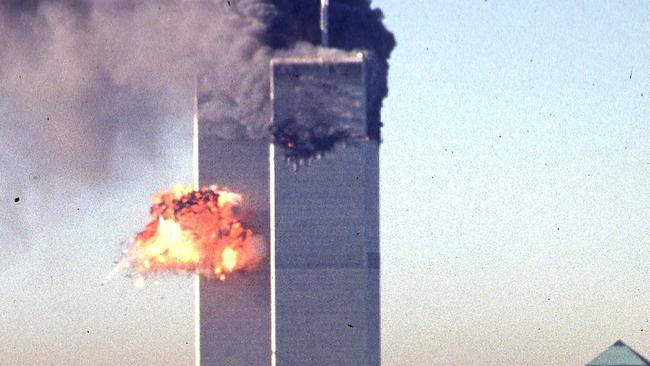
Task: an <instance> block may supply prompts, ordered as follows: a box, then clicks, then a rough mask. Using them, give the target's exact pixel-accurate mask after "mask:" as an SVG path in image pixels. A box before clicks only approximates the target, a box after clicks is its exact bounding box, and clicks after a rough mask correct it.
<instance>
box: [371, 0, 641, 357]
mask: <svg viewBox="0 0 650 366" xmlns="http://www.w3.org/2000/svg"><path fill="white" fill-rule="evenodd" d="M375 4H376V5H377V6H379V7H381V8H382V9H383V11H384V13H385V15H386V23H387V25H388V26H389V28H390V29H392V30H393V31H394V32H395V33H396V36H397V39H398V43H399V45H398V47H397V48H396V50H395V53H394V54H393V57H392V58H391V70H390V81H389V85H390V95H389V98H388V99H387V101H386V103H385V109H384V110H383V118H384V121H385V128H384V130H383V134H384V135H383V136H384V144H383V146H382V176H381V178H382V181H381V184H382V191H381V193H382V201H381V203H382V255H383V257H382V258H383V272H382V275H383V277H382V278H383V282H382V284H383V287H382V290H383V300H382V305H383V308H382V310H383V313H382V316H383V320H382V329H383V337H384V338H383V346H384V348H383V352H384V353H383V354H384V358H383V360H384V362H386V364H391V365H393V364H394V365H397V364H400V365H402V364H409V365H417V364H479V363H480V364H549V363H553V364H558V365H564V364H566V365H575V364H581V363H586V362H588V361H589V360H590V359H591V358H592V357H595V355H596V354H597V353H598V352H600V350H602V349H604V348H605V347H606V346H608V345H609V344H610V343H613V342H614V341H615V340H616V339H618V338H622V339H624V340H628V341H629V343H630V344H632V345H638V348H639V351H641V352H642V353H643V352H644V351H645V352H646V353H647V352H648V351H650V349H647V347H645V345H647V344H648V338H647V337H648V336H647V334H648V332H649V330H648V328H649V323H648V319H649V314H648V310H647V309H648V308H649V307H648V305H650V301H649V298H648V296H647V293H648V290H649V286H648V284H649V280H650V277H649V274H650V270H649V268H648V265H647V263H648V260H649V259H650V249H649V248H650V247H649V246H648V244H649V240H648V238H649V234H650V229H649V226H648V222H650V220H649V218H650V188H648V187H649V185H648V178H649V177H650V145H648V139H649V137H650V127H649V124H648V121H647V118H648V112H649V107H650V99H649V95H648V93H649V92H650V91H649V90H648V89H649V88H648V86H649V84H648V81H650V78H649V75H648V69H649V68H648V66H650V63H649V61H648V59H649V58H648V56H649V51H650V49H649V48H648V45H647V42H645V41H644V38H645V36H646V35H647V34H648V31H649V30H650V26H649V25H648V23H647V21H646V20H645V19H646V18H645V17H646V15H647V14H648V10H649V9H648V3H647V2H624V4H621V3H619V2H617V3H616V4H614V3H613V2H605V1H601V2H596V3H594V2H572V4H570V5H567V4H566V3H565V2H559V1H548V2H541V3H540V2H504V1H491V0H488V1H487V2H486V1H467V2H452V1H443V2H440V1H431V2H429V1H420V2H411V3H409V5H408V6H407V5H405V4H404V3H403V2H400V3H397V2H390V1H377V2H375ZM630 74H632V77H631V78H630ZM644 347H645V348H644ZM551 360H552V361H551Z"/></svg>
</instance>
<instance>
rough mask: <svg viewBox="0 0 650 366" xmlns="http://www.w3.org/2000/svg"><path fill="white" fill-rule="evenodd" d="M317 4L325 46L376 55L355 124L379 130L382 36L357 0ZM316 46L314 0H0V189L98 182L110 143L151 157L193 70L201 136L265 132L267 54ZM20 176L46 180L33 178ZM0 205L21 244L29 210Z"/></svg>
mask: <svg viewBox="0 0 650 366" xmlns="http://www.w3.org/2000/svg"><path fill="white" fill-rule="evenodd" d="M329 8H330V14H331V15H330V18H329V29H330V34H329V40H330V41H329V43H330V47H333V48H340V49H344V50H352V49H367V50H370V51H372V53H373V54H374V55H375V58H376V60H377V63H378V65H379V67H377V68H375V69H376V70H378V72H377V74H376V75H371V77H370V79H374V80H375V83H374V85H375V86H374V87H371V88H370V89H369V90H371V91H372V93H374V95H372V96H371V97H370V98H369V100H370V101H369V129H368V135H369V136H370V137H371V138H375V139H379V126H380V119H379V109H380V106H381V100H382V98H383V97H384V96H385V95H386V90H387V89H386V70H387V62H386V59H387V58H388V56H389V55H390V52H391V50H392V48H393V47H394V44H395V41H394V39H393V36H392V34H390V33H389V32H388V31H387V30H386V29H385V27H384V26H383V24H382V22H381V19H382V14H381V12H380V11H379V10H376V9H372V8H371V6H370V2H369V1H367V0H347V1H344V0H331V1H330V7H329ZM319 43H320V33H319V0H311V1H305V0H230V1H225V0H212V1H203V0H196V1H191V0H164V1H156V2H152V1H136V0H114V1H100V0H6V1H2V2H0V127H1V128H2V132H3V139H2V140H1V141H0V144H1V145H2V146H1V147H2V148H3V149H2V150H3V151H5V152H7V153H8V154H9V155H8V156H6V157H4V158H2V159H0V170H1V171H2V172H3V177H4V178H5V179H4V182H3V185H2V187H0V189H1V191H0V195H1V196H2V197H3V198H4V199H6V200H7V199H13V198H14V197H15V196H16V195H18V194H20V193H21V191H22V190H21V189H17V187H25V186H29V187H30V188H29V189H30V190H32V191H33V190H36V191H42V192H45V191H47V192H48V193H47V195H48V196H52V195H56V194H57V193H56V192H57V190H58V191H62V190H63V188H62V187H63V186H65V185H68V186H69V183H70V182H71V181H73V182H74V183H75V184H84V182H86V183H89V182H97V181H98V179H100V178H101V181H102V182H103V183H104V184H107V185H110V184H111V181H112V179H114V178H112V177H111V172H110V171H109V170H108V166H109V161H110V159H111V156H112V155H113V151H114V149H121V150H123V151H126V150H129V151H134V152H139V153H138V154H137V155H138V156H137V159H149V160H153V161H155V160H156V159H160V157H159V155H160V152H159V150H158V147H157V141H158V138H157V137H158V135H159V134H160V133H161V131H162V130H163V126H165V123H163V122H166V121H169V120H171V119H180V118H183V117H186V116H187V115H188V114H189V111H190V109H191V104H190V103H189V102H188V101H191V99H192V94H193V91H194V87H195V83H194V81H195V78H196V75H197V74H198V75H199V79H200V82H199V87H200V109H201V115H202V118H203V120H204V122H205V123H204V124H203V126H209V127H208V129H209V131H210V133H213V134H215V135H218V136H220V137H222V138H227V139H268V138H272V133H271V131H270V128H269V123H270V105H269V98H268V85H269V70H268V62H269V60H270V58H271V57H272V56H274V55H276V54H278V53H280V54H283V55H292V54H294V55H301V54H308V53H313V52H314V51H315V50H316V49H317V48H318V45H319ZM134 159H135V157H134ZM32 173H33V174H37V175H39V176H40V177H43V180H42V181H43V182H47V184H46V183H41V184H40V185H38V186H34V185H33V184H32V183H33V182H31V181H29V179H30V178H29V177H31V175H32ZM48 177H52V178H56V182H55V179H49V178H48ZM43 194H44V193H43ZM43 194H41V195H43ZM2 210H3V211H2V213H3V215H2V216H3V218H5V220H7V221H6V222H4V223H3V225H1V226H2V227H4V228H5V229H2V230H0V237H2V236H7V237H9V236H11V237H12V238H14V239H15V240H3V241H2V242H3V243H8V242H17V241H22V240H20V239H19V237H23V238H24V242H25V243H24V244H27V243H29V242H30V241H31V240H30V239H29V237H30V235H29V232H30V229H29V225H26V224H25V222H27V221H38V220H40V219H36V218H33V217H32V218H30V217H27V216H29V215H31V214H26V213H25V210H21V211H20V210H19V211H20V212H18V211H17V210H14V209H13V208H11V209H4V208H3V209H2ZM4 224H6V225H4ZM39 225H40V224H39ZM17 226H20V228H17ZM12 227H16V228H15V230H14V229H12ZM17 232H20V235H19V236H16V235H15V234H16V233H17ZM3 245H8V244H3Z"/></svg>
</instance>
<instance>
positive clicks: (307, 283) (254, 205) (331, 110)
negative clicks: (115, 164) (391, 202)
mask: <svg viewBox="0 0 650 366" xmlns="http://www.w3.org/2000/svg"><path fill="white" fill-rule="evenodd" d="M370 67H371V65H370V63H369V62H368V60H367V59H366V57H365V55H364V54H362V53H356V54H349V55H347V54H345V55H340V56H323V57H319V56H314V57H308V58H278V59H273V60H272V61H271V104H272V110H273V121H274V122H278V121H286V120H292V121H297V122H296V123H299V124H300V123H310V122H306V121H316V123H318V124H321V125H322V124H325V125H326V127H327V128H329V129H331V130H336V129H339V128H345V129H347V131H349V132H350V134H351V136H353V138H351V139H348V143H347V144H337V145H336V146H335V147H334V148H333V150H331V151H329V152H328V153H327V154H325V156H324V158H323V159H319V160H314V161H312V162H311V164H310V165H309V166H303V167H299V168H298V169H294V167H293V166H292V165H291V164H288V163H287V161H286V151H285V148H284V147H283V146H280V145H277V144H269V143H268V142H267V141H264V140H259V141H246V142H245V143H242V142H241V141H231V140H226V139H222V138H219V137H217V136H214V135H209V134H205V133H202V132H203V129H202V128H201V117H200V114H199V117H198V128H197V129H195V149H196V152H195V153H196V154H197V157H198V159H197V160H198V161H197V162H195V164H196V165H197V166H198V172H196V174H197V176H198V183H199V185H201V186H206V185H211V184H218V185H221V186H225V187H229V188H232V189H234V190H235V191H237V192H239V193H241V194H242V197H243V201H242V209H243V217H244V219H245V220H246V221H247V223H248V224H249V225H250V226H251V228H252V229H253V231H254V232H256V233H260V234H262V235H263V236H264V237H265V238H268V240H267V243H268V246H269V247H268V253H269V255H268V258H267V259H266V261H265V262H263V263H262V264H261V265H259V266H258V268H257V269H256V270H255V271H251V272H243V273H233V274H231V275H230V276H229V277H228V279H227V280H226V281H224V282H221V281H218V280H208V279H204V278H199V279H197V283H196V293H195V294H196V299H195V301H196V309H195V311H196V324H195V326H196V328H195V332H196V339H195V347H196V364H197V365H201V366H212V365H253V366H255V365H280V366H285V365H328V366H329V365H379V363H380V321H379V320H380V314H379V146H378V145H379V143H378V141H375V140H369V139H367V138H364V137H365V136H366V135H367V128H368V127H367V124H368V120H367V104H368V90H367V89H368V75H370V73H369V69H370ZM307 127H309V126H307ZM321 127H322V126H321Z"/></svg>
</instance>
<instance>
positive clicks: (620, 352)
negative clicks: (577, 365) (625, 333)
mask: <svg viewBox="0 0 650 366" xmlns="http://www.w3.org/2000/svg"><path fill="white" fill-rule="evenodd" d="M648 365H650V361H648V360H647V359H646V358H645V357H643V356H641V355H640V354H639V353H637V352H636V351H635V350H633V349H632V348H630V347H629V346H628V345H627V344H625V343H623V341H621V340H618V341H616V343H614V344H612V345H611V346H610V347H609V348H607V349H606V350H605V351H604V352H603V353H601V354H599V355H598V357H596V358H595V359H593V361H591V362H589V363H588V364H587V365H586V366H648Z"/></svg>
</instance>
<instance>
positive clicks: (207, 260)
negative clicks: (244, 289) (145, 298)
mask: <svg viewBox="0 0 650 366" xmlns="http://www.w3.org/2000/svg"><path fill="white" fill-rule="evenodd" d="M240 201H241V196H239V195H238V194H236V193H233V192H230V191H228V190H225V189H220V188H218V187H217V186H211V187H207V188H205V187H204V188H201V189H199V190H198V191H195V190H193V187H192V185H191V184H190V185H175V186H174V187H172V189H171V190H170V191H169V192H161V193H157V194H155V195H154V197H153V203H152V205H151V209H150V212H151V218H150V220H149V222H148V223H147V225H146V226H145V228H144V230H143V231H141V232H140V233H138V234H137V235H136V236H135V237H134V238H133V239H132V241H131V246H130V248H129V249H128V251H127V256H128V260H129V261H130V262H131V264H132V266H134V267H135V269H136V270H137V271H138V272H139V274H140V275H141V276H144V275H147V274H150V273H155V272H168V271H174V272H181V273H187V272H196V273H199V274H200V275H202V276H205V277H211V278H219V279H220V280H222V281H223V280H225V279H226V275H227V274H229V273H231V272H234V271H237V270H245V269H251V268H253V267H254V266H255V265H256V264H257V263H258V262H259V260H260V259H261V253H260V251H259V247H258V243H259V240H258V238H256V237H255V236H254V235H253V232H252V231H251V230H250V229H248V228H246V227H245V226H244V225H243V224H242V223H241V222H240V221H239V217H238V215H239V204H240ZM140 278H141V277H140Z"/></svg>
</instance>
